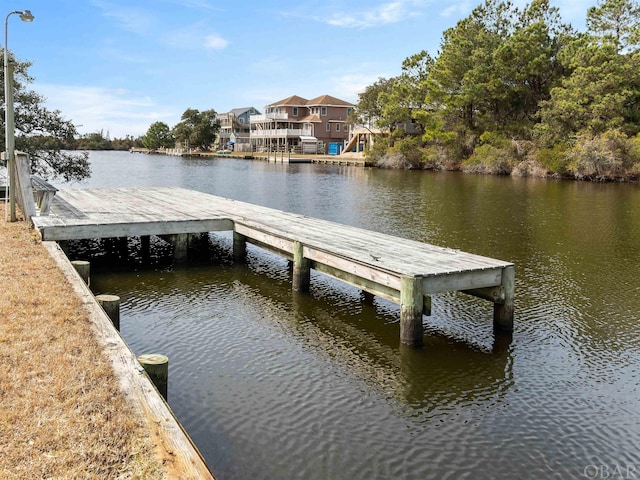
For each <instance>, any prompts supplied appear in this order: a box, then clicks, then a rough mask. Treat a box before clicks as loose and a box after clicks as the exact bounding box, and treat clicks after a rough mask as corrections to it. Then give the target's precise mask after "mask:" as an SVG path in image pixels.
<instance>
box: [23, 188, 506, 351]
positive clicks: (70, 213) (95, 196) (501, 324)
mask: <svg viewBox="0 0 640 480" xmlns="http://www.w3.org/2000/svg"><path fill="white" fill-rule="evenodd" d="M50 210H51V214H50V215H48V216H34V217H33V218H32V220H33V223H34V226H35V228H36V229H37V231H38V232H39V233H40V236H41V237H42V239H43V240H55V241H60V240H73V239H90V238H113V237H130V236H139V237H142V238H143V239H146V240H148V238H147V237H149V236H150V235H158V236H162V237H163V238H165V239H167V240H169V241H170V242H171V243H172V244H173V246H174V253H175V255H176V257H178V258H184V257H186V255H187V249H188V242H189V239H190V235H191V234H196V233H204V232H213V231H232V232H233V256H234V260H235V261H238V262H240V261H243V259H244V257H245V255H246V244H247V243H252V244H255V245H258V246H260V247H262V248H265V249H267V250H269V251H273V252H275V253H277V254H279V255H282V256H284V257H285V258H287V259H289V260H291V261H292V262H293V277H292V284H293V285H292V286H293V289H294V290H296V291H306V290H308V289H309V284H310V271H311V269H314V270H316V271H318V272H321V273H323V274H326V275H329V276H331V277H333V278H336V279H338V280H340V281H343V282H345V283H347V284H350V285H353V286H355V287H357V288H360V289H362V290H363V291H364V292H365V293H366V294H368V295H375V296H380V297H382V298H385V299H387V300H390V301H392V302H395V303H397V304H399V305H400V339H401V341H402V343H404V344H408V345H414V346H420V345H422V343H423V335H424V332H423V325H422V316H423V315H424V314H426V315H429V314H430V313H431V297H430V296H431V295H432V294H436V293H440V292H448V291H460V292H463V293H467V294H470V295H474V296H477V297H480V298H483V299H486V300H489V301H490V302H492V303H493V304H494V310H493V321H494V327H495V328H496V329H497V330H504V331H511V330H512V328H513V298H514V265H513V264H512V263H509V262H505V261H502V260H496V259H492V258H488V257H482V256H478V255H474V254H470V253H465V252H461V251H458V250H453V249H449V248H443V247H438V246H434V245H429V244H426V243H421V242H416V241H413V240H407V239H404V238H399V237H394V236H390V235H385V234H381V233H377V232H372V231H368V230H364V229H360V228H355V227H350V226H346V225H341V224H337V223H333V222H328V221H325V220H320V219H316V218H310V217H307V216H304V215H299V214H294V213H288V212H283V211H280V210H274V209H271V208H266V207H261V206H258V205H252V204H249V203H244V202H239V201H235V200H230V199H227V198H222V197H217V196H213V195H208V194H205V193H201V192H197V191H194V190H187V189H183V188H139V189H132V188H116V189H66V190H60V191H59V192H57V195H56V196H55V198H54V199H53V202H52V204H51V207H50ZM142 243H143V244H146V245H148V243H149V242H148V241H144V242H142Z"/></svg>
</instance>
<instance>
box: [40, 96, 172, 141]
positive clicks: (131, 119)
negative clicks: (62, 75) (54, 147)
mask: <svg viewBox="0 0 640 480" xmlns="http://www.w3.org/2000/svg"><path fill="white" fill-rule="evenodd" d="M34 86H35V87H36V88H35V90H37V91H38V93H41V94H42V95H44V97H46V106H47V107H48V108H50V109H52V110H60V111H61V112H62V114H63V116H64V117H65V118H67V119H69V120H71V121H72V122H73V123H74V124H75V125H76V126H77V128H78V131H79V132H80V133H93V132H99V131H104V132H105V134H106V132H109V134H110V135H111V137H112V138H123V137H125V136H126V135H133V136H138V135H143V134H144V133H145V132H146V131H147V129H148V128H149V125H151V124H152V123H153V122H157V121H163V122H166V123H167V124H169V126H172V125H173V124H174V123H175V122H176V121H177V120H178V119H179V117H180V113H178V112H175V111H170V110H168V109H160V108H158V105H157V103H156V102H155V101H154V100H153V99H152V98H150V97H141V96H138V95H136V94H133V93H132V92H130V91H128V90H126V89H107V88H102V87H81V86H73V85H52V84H38V85H34Z"/></svg>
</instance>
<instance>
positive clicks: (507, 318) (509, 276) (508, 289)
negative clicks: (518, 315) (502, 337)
mask: <svg viewBox="0 0 640 480" xmlns="http://www.w3.org/2000/svg"><path fill="white" fill-rule="evenodd" d="M502 288H503V289H504V301H503V302H501V303H494V304H493V329H494V330H495V331H499V332H512V331H513V298H514V295H515V269H514V267H513V265H511V266H509V267H505V268H503V269H502Z"/></svg>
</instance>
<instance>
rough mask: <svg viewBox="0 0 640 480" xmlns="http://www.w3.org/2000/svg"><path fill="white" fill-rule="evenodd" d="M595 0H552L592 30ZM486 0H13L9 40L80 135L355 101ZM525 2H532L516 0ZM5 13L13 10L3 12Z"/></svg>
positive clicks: (36, 84)
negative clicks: (192, 117) (329, 100)
mask: <svg viewBox="0 0 640 480" xmlns="http://www.w3.org/2000/svg"><path fill="white" fill-rule="evenodd" d="M596 2H597V0H551V4H552V5H554V6H556V7H558V8H559V9H560V12H561V15H562V18H563V20H564V21H565V22H568V23H571V24H572V25H573V26H574V27H575V28H577V29H579V30H583V29H584V21H585V17H586V11H587V8H588V7H589V6H591V5H595V4H596ZM480 3H481V0H275V1H268V0H242V1H234V2H231V1H229V0H226V1H222V0H140V1H134V0H128V1H124V0H83V1H81V0H55V1H53V0H12V1H11V4H10V6H9V5H8V6H7V8H6V9H5V10H6V12H7V13H6V14H8V13H9V12H11V11H13V10H11V9H12V8H13V9H15V10H20V11H22V10H30V11H31V13H32V14H33V15H34V17H35V20H34V21H33V22H32V23H25V22H21V21H20V18H19V15H17V14H16V15H11V16H10V17H9V20H8V23H7V25H8V27H7V28H8V32H7V33H8V46H9V50H11V51H12V52H14V54H15V55H16V57H17V58H18V59H20V60H23V61H29V62H31V63H32V66H31V68H30V69H29V73H30V74H31V76H33V77H34V81H33V83H32V84H31V86H30V88H31V89H32V90H34V91H36V92H37V93H39V94H41V95H43V96H44V97H45V99H46V103H45V105H46V106H47V107H48V108H49V109H51V110H60V111H61V112H62V114H63V116H64V117H65V118H66V119H68V120H71V121H72V122H73V123H74V124H75V125H76V126H77V128H78V131H79V133H81V134H87V133H94V132H102V133H103V134H104V135H105V136H106V135H107V134H108V135H109V136H110V138H124V137H125V136H127V135H131V136H134V137H137V136H140V135H144V134H145V132H146V131H147V130H148V128H149V126H150V125H151V124H152V123H154V122H158V121H160V122H164V123H166V124H167V125H169V126H170V127H173V126H174V125H175V124H176V123H178V122H179V121H180V116H181V115H182V113H183V112H184V111H185V110H186V109H188V108H195V109H198V110H201V111H202V110H209V109H215V110H216V111H217V112H220V113H222V112H227V111H229V110H231V109H233V108H241V107H250V106H253V107H256V108H257V109H258V110H260V111H263V109H264V106H265V105H268V104H270V103H273V102H275V101H278V100H281V99H284V98H287V97H289V96H291V95H299V96H301V97H304V98H307V99H311V98H315V97H317V96H320V95H325V94H328V95H332V96H334V97H337V98H340V99H342V100H346V101H349V102H353V103H356V102H357V99H358V93H360V92H362V91H363V90H364V89H365V88H366V87H367V86H368V85H371V84H372V83H374V82H375V81H376V80H377V79H378V78H380V77H384V78H389V77H392V76H396V75H398V74H399V73H400V70H401V65H402V61H403V60H404V59H405V58H407V57H408V56H410V55H413V54H415V53H418V52H420V51H421V50H427V51H428V52H429V53H430V54H431V55H432V56H434V57H435V56H437V53H438V49H439V46H440V42H441V40H442V33H443V32H444V31H445V30H446V29H447V28H450V27H453V26H455V24H456V23H457V22H458V21H459V20H461V19H463V18H465V17H467V16H468V15H469V14H470V13H471V11H472V10H473V9H474V8H475V7H476V6H478V5H479V4H480ZM513 3H514V4H516V5H519V6H524V5H525V4H526V3H527V2H526V1H525V0H515V1H514V2H513ZM6 14H5V15H6Z"/></svg>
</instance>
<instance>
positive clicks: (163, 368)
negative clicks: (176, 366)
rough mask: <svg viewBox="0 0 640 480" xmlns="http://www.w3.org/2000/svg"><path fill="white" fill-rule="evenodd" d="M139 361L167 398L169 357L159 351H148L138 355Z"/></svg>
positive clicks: (161, 393) (163, 396)
mask: <svg viewBox="0 0 640 480" xmlns="http://www.w3.org/2000/svg"><path fill="white" fill-rule="evenodd" d="M138 362H140V365H142V368H144V371H145V372H147V375H149V378H150V379H151V381H152V382H153V384H154V385H155V386H156V388H157V389H158V392H160V395H162V398H164V399H165V400H166V399H167V384H168V383H169V358H168V357H167V356H165V355H160V354H158V353H147V354H144V355H140V356H139V357H138Z"/></svg>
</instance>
